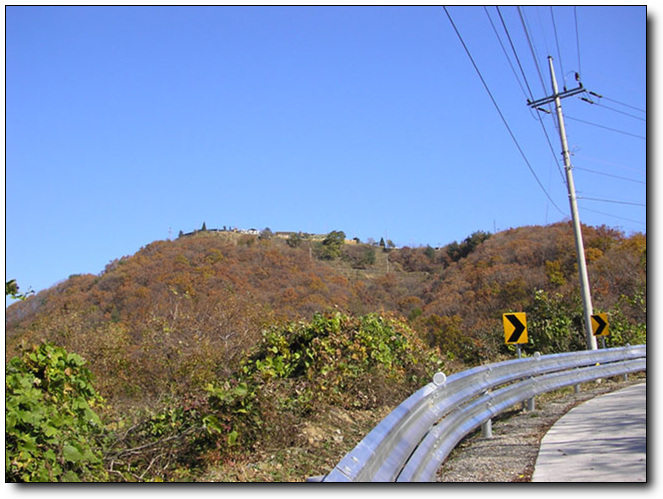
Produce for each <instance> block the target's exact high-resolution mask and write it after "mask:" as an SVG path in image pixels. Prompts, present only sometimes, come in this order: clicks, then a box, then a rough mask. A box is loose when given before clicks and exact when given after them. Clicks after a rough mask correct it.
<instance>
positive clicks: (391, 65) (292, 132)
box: [5, 6, 647, 291]
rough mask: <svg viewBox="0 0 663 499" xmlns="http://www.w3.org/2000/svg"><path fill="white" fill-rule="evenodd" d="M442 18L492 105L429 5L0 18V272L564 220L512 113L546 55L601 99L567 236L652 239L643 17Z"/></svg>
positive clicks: (579, 129)
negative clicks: (194, 247) (291, 235)
mask: <svg viewBox="0 0 663 499" xmlns="http://www.w3.org/2000/svg"><path fill="white" fill-rule="evenodd" d="M448 12H449V14H450V15H451V18H452V20H453V22H454V23H455V25H456V27H457V28H458V30H459V32H460V35H461V37H462V40H463V42H464V43H465V44H466V46H467V48H468V50H469V52H470V55H471V56H472V58H473V59H474V62H475V63H476V66H477V68H478V70H479V72H480V74H481V78H483V80H484V81H485V83H486V85H487V87H488V91H487V90H486V88H485V87H484V85H483V83H482V80H481V78H480V77H479V75H478V73H477V71H476V70H475V68H474V66H473V64H472V62H471V60H470V58H469V57H468V54H467V53H466V51H465V49H464V48H463V45H462V43H461V41H460V39H459V38H458V36H457V34H456V32H455V30H454V29H453V27H452V24H451V22H450V20H449V18H448V17H447V14H446V13H445V10H444V9H443V8H441V7H325V8H322V7H309V8H305V7H191V8H185V7H158V8H157V7H7V8H6V154H5V157H6V231H5V233H6V278H7V279H12V278H14V279H17V280H18V282H19V285H20V286H21V290H23V291H27V290H28V289H32V290H34V291H40V290H42V289H44V288H47V287H49V286H51V285H53V284H55V283H56V282H58V281H60V280H63V279H66V278H67V277H68V276H69V275H71V274H77V273H95V274H96V273H100V272H101V271H103V269H104V266H105V265H106V264H107V263H109V262H110V261H111V260H113V259H115V258H119V257H122V256H125V255H130V254H133V253H135V252H136V251H138V250H139V249H140V248H141V247H142V246H145V245H147V244H149V243H150V242H152V241H154V240H159V239H167V238H168V237H169V235H171V236H172V237H173V238H175V237H177V235H178V233H179V231H180V230H182V231H184V232H188V231H191V230H194V229H198V228H200V227H201V225H202V223H203V222H205V223H206V225H207V227H208V228H222V227H223V226H229V227H230V226H232V227H239V228H246V229H248V228H256V229H259V230H260V229H264V228H266V227H269V228H270V229H271V230H273V231H304V232H310V233H327V232H329V231H331V230H343V231H344V232H345V233H346V234H347V236H348V237H349V238H352V237H358V238H360V239H361V240H362V241H366V240H367V239H369V238H373V239H375V240H379V239H380V238H381V237H384V238H385V239H391V240H392V241H393V242H394V243H395V244H396V245H397V246H406V245H407V246H418V245H426V244H430V245H432V246H441V245H444V244H447V243H450V242H452V241H455V240H457V241H460V240H462V239H464V238H465V237H466V236H468V235H469V234H471V233H472V232H474V231H477V230H484V231H489V232H493V231H495V230H503V229H507V228H509V227H519V226H524V225H545V224H549V223H553V222H557V221H560V220H564V219H568V218H569V217H570V210H569V204H568V198H567V194H566V187H565V184H564V182H563V174H562V163H561V153H560V151H561V146H560V143H559V136H558V134H557V131H556V128H555V125H554V120H553V117H552V116H551V115H546V114H543V113H538V112H536V111H532V110H531V109H530V108H529V107H528V106H527V99H528V98H530V96H531V97H532V98H534V99H539V98H542V97H545V96H547V95H550V94H551V93H552V90H551V85H550V76H549V72H548V63H547V56H548V55H551V56H553V58H554V64H555V69H556V75H557V80H558V82H559V85H560V87H561V86H562V85H563V84H564V83H563V82H566V85H567V87H568V88H569V89H571V88H575V87H576V85H577V82H576V80H575V78H574V73H575V72H579V73H580V76H581V80H582V83H583V84H584V86H585V87H586V88H587V89H588V90H592V91H594V92H596V93H598V94H601V95H603V99H600V100H599V99H596V98H594V100H595V101H596V104H593V105H592V104H589V103H586V102H583V101H581V100H580V99H579V96H574V97H568V98H566V99H564V100H563V107H564V113H565V116H567V120H566V128H567V133H568V138H569V145H570V148H571V150H572V152H573V164H574V167H575V169H574V176H575V183H576V188H577V191H578V195H579V196H580V197H581V198H583V199H580V201H579V206H580V217H581V220H582V222H583V223H586V224H589V225H602V224H606V225H609V226H612V227H617V228H620V229H621V230H623V231H625V232H626V233H627V234H630V233H632V232H636V231H637V232H646V225H645V224H646V208H645V206H644V205H645V204H646V184H645V182H646V121H645V120H646V112H645V111H646V110H647V100H646V85H647V80H646V72H647V57H646V53H647V44H646V30H647V27H646V14H647V11H646V8H645V7H598V6H587V7H578V8H577V9H574V8H573V7H554V8H553V9H552V12H551V9H550V7H548V6H545V7H539V6H529V7H524V8H522V9H521V10H520V11H519V10H518V9H517V8H516V7H512V6H511V7H502V8H501V9H500V11H499V12H498V11H497V9H495V8H494V7H490V8H488V9H487V10H486V9H484V8H483V7H480V6H477V7H449V8H448ZM499 14H501V15H502V19H504V23H505V24H506V28H507V31H505V29H504V27H503V25H502V20H501V19H500V16H499ZM576 20H577V23H576ZM491 21H492V24H491ZM553 21H554V24H553ZM493 26H494V27H495V29H496V30H497V34H496V33H495V31H494V29H493ZM524 26H525V27H526V28H527V34H528V36H527V37H526V36H525V30H524ZM554 28H555V29H554ZM507 33H508V37H507ZM498 36H499V39H498ZM528 39H529V42H528ZM498 40H501V43H502V45H503V47H504V49H503V48H502V45H500V42H499V41H498ZM512 44H513V49H515V53H516V54H517V57H516V56H515V55H514V51H513V49H512ZM505 51H506V53H507V55H508V59H507V55H505ZM533 54H534V55H533ZM534 56H535V57H536V64H535V62H534V61H535V57H534ZM521 68H522V69H521ZM523 74H524V76H523ZM489 92H490V93H489ZM491 96H492V99H494V101H495V102H496V103H497V106H498V108H499V112H498V110H497V108H496V107H495V105H494V104H493V100H492V99H491ZM500 113H501V114H502V116H503V118H504V120H503V118H502V116H500ZM504 121H506V125H505V122H504ZM507 126H508V128H507ZM544 128H545V130H546V132H547V134H546V133H544ZM511 134H513V137H515V139H516V141H514V139H513V138H512V135H511ZM519 148H520V149H519ZM521 151H522V153H521ZM530 169H531V170H530ZM532 170H533V172H534V174H536V177H535V176H534V174H533V173H532ZM537 179H538V180H537ZM539 184H541V185H539ZM541 186H543V188H542V187H541ZM544 189H545V190H544ZM549 198H550V199H549ZM589 198H594V199H601V200H603V201H596V200H594V199H589ZM626 203H632V204H626Z"/></svg>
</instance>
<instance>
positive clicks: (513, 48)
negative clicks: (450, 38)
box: [445, 6, 534, 100]
mask: <svg viewBox="0 0 663 499" xmlns="http://www.w3.org/2000/svg"><path fill="white" fill-rule="evenodd" d="M495 8H496V9H497V14H498V15H499V16H500V21H501V22H502V27H503V28H504V32H505V33H506V37H507V39H508V40H509V44H510V45H511V50H512V51H513V55H514V57H515V58H516V62H517V63H518V67H519V68H520V73H521V74H522V75H523V80H524V81H525V86H527V90H528V91H529V97H530V99H532V100H534V95H533V94H532V89H531V88H530V86H529V82H528V81H527V76H525V71H524V70H523V65H522V64H521V63H520V58H519V57H518V53H517V52H516V47H515V46H514V45H513V40H512V39H511V35H510V34H509V30H508V28H507V27H506V22H505V21H504V18H503V17H502V11H500V7H499V6H496V7H495ZM445 10H446V9H445ZM447 15H449V14H448V13H447ZM459 36H460V35H459Z"/></svg>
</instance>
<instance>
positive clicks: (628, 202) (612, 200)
mask: <svg viewBox="0 0 663 499" xmlns="http://www.w3.org/2000/svg"><path fill="white" fill-rule="evenodd" d="M579 199H584V200H585V201H600V202H601V203H614V204H628V205H632V206H644V207H645V208H646V207H647V205H646V204H644V203H634V202H632V201H618V200H615V199H601V198H588V197H585V196H580V198H579Z"/></svg>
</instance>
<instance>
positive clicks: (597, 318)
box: [592, 315, 608, 336]
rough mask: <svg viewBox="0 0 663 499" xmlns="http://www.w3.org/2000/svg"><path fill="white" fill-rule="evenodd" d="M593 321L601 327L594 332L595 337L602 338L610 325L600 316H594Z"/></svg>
mask: <svg viewBox="0 0 663 499" xmlns="http://www.w3.org/2000/svg"><path fill="white" fill-rule="evenodd" d="M592 319H594V321H595V322H596V323H597V324H598V325H599V327H598V328H596V331H594V336H601V334H602V333H603V330H604V329H605V327H606V326H607V325H608V323H607V322H606V321H604V320H603V319H602V318H601V316H600V315H592Z"/></svg>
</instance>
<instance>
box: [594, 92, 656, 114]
mask: <svg viewBox="0 0 663 499" xmlns="http://www.w3.org/2000/svg"><path fill="white" fill-rule="evenodd" d="M601 98H602V99H605V100H609V101H610V102H614V103H615V104H619V105H620V106H626V107H630V108H631V109H635V110H636V111H640V112H641V113H645V114H646V113H647V111H646V110H645V109H641V108H639V107H635V106H631V105H629V104H624V103H623V102H619V101H617V100H614V99H611V98H609V97H605V96H603V95H602V96H601Z"/></svg>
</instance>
